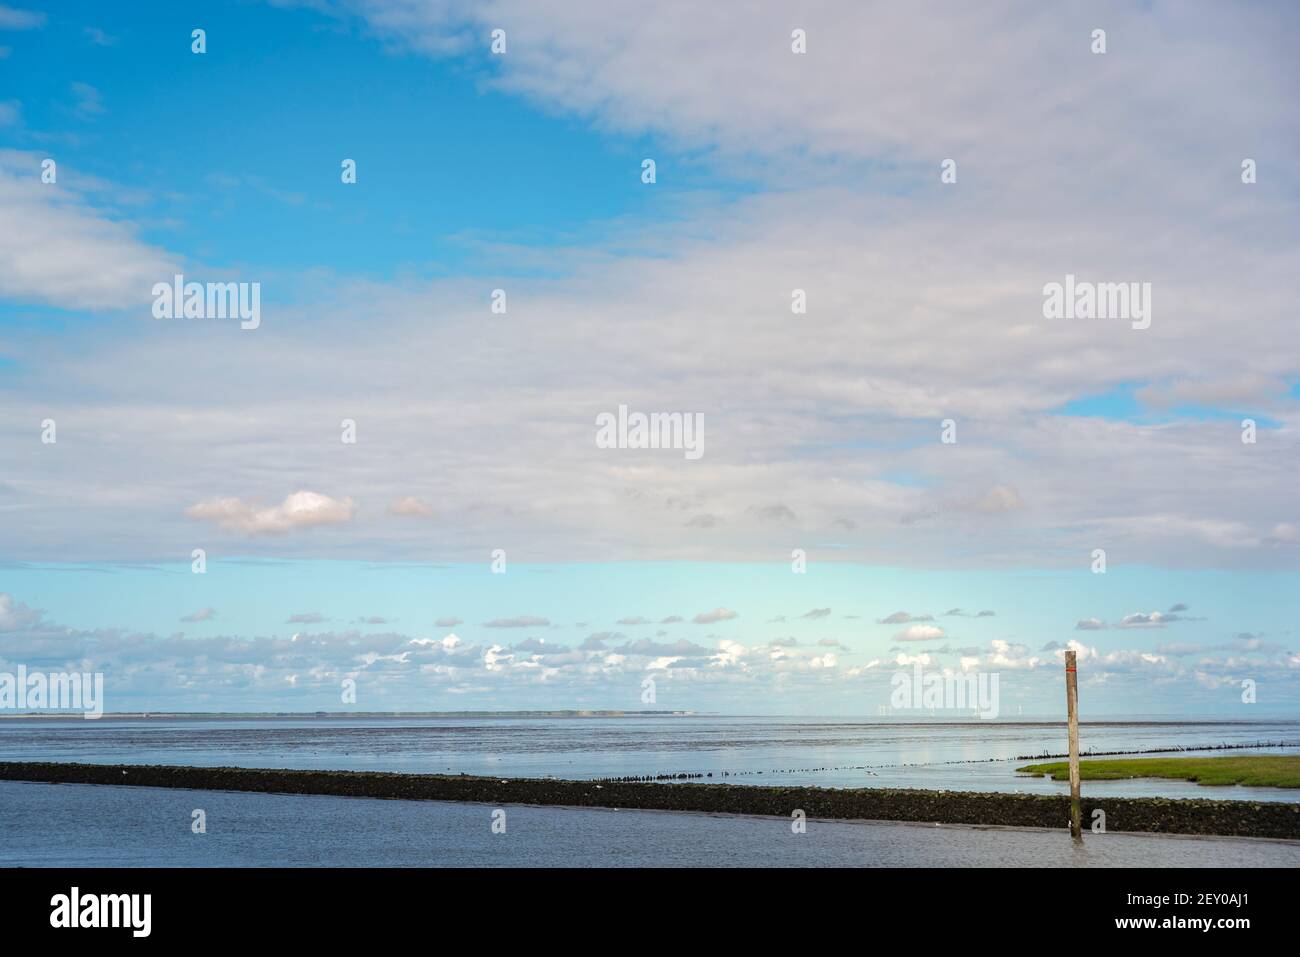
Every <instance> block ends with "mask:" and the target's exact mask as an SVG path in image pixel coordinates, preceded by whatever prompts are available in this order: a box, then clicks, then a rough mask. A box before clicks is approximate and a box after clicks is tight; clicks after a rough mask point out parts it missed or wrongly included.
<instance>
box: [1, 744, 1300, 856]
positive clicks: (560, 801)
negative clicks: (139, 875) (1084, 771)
mask: <svg viewBox="0 0 1300 957" xmlns="http://www.w3.org/2000/svg"><path fill="white" fill-rule="evenodd" d="M0 780H9V781H37V782H44V783H50V784H110V785H118V786H122V785H126V786H134V787H157V788H187V789H195V790H216V791H250V792H258V793H264V794H322V795H333V796H338V797H369V798H387V799H400V800H415V801H462V802H472V803H478V804H490V805H500V804H534V805H558V806H566V807H604V808H627V809H637V810H654V811H703V812H711V813H720V814H756V815H767V816H773V817H782V818H787V819H788V818H790V817H791V815H792V814H793V812H795V811H803V812H804V814H805V815H807V816H808V817H809V818H831V819H842V820H843V819H850V820H868V821H870V820H874V821H910V822H913V823H926V824H974V825H992V826H1002V827H1046V828H1059V829H1061V830H1064V829H1065V827H1066V822H1067V821H1068V819H1069V814H1070V802H1069V798H1067V797H1065V796H1057V795H1037V794H1001V793H996V792H988V793H981V792H970V791H925V790H902V789H892V788H817V787H765V786H750V785H737V784H656V783H647V782H628V783H612V782H611V783H599V782H596V781H566V780H552V779H546V778H500V777H485V776H471V775H442V774H396V773H390V772H380V771H299V770H283V769H255V768H204V767H179V766H171V765H123V764H70V763H49V762H0ZM1096 809H1100V810H1102V811H1104V812H1105V822H1106V830H1107V831H1125V832H1149V833H1155V834H1197V835H1207V836H1208V835H1216V836H1224V837H1263V838H1282V839H1288V840H1300V804H1292V803H1283V802H1273V801H1212V800H1200V799H1173V798H1103V799H1096V800H1093V799H1088V798H1086V797H1085V798H1084V800H1083V819H1084V821H1085V822H1088V823H1090V822H1092V820H1093V813H1092V812H1093V811H1094V810H1096ZM1085 830H1086V828H1085Z"/></svg>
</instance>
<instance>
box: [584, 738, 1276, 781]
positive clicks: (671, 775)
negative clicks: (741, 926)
mask: <svg viewBox="0 0 1300 957" xmlns="http://www.w3.org/2000/svg"><path fill="white" fill-rule="evenodd" d="M1246 748H1250V749H1252V750H1254V749H1259V750H1263V749H1264V748H1300V743H1296V742H1294V741H1255V742H1251V743H1246V744H1202V745H1187V746H1180V745H1172V746H1166V747H1163V748H1142V749H1139V750H1136V751H1094V750H1092V749H1091V748H1089V749H1087V750H1086V751H1080V752H1079V756H1080V757H1082V758H1101V757H1113V756H1115V755H1126V754H1179V753H1182V752H1184V751H1186V752H1189V753H1190V752H1195V751H1238V750H1242V749H1246ZM1069 756H1070V755H1069V754H1052V753H1050V752H1047V751H1044V752H1043V753H1042V754H1018V755H1016V756H1015V757H1014V758H959V759H956V760H953V761H913V762H910V763H907V764H836V765H828V766H826V767H818V768H763V769H753V768H751V769H749V770H745V771H717V772H714V771H676V772H674V771H669V772H667V773H664V774H632V775H623V776H621V777H610V778H596V780H597V781H598V782H600V783H601V784H604V783H606V782H613V783H617V784H623V783H626V782H628V781H697V780H701V779H704V778H711V777H714V775H715V774H716V775H717V777H720V778H740V777H746V776H750V775H758V774H819V773H823V772H826V771H865V772H866V773H868V774H872V773H874V772H876V771H884V770H894V769H897V768H929V767H938V766H940V765H950V764H995V763H997V762H999V761H1004V762H1005V761H1041V760H1043V759H1044V758H1068V757H1069Z"/></svg>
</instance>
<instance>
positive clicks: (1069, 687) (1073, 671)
mask: <svg viewBox="0 0 1300 957" xmlns="http://www.w3.org/2000/svg"><path fill="white" fill-rule="evenodd" d="M1076 659H1077V656H1076V655H1075V653H1074V652H1073V651H1067V652H1066V653H1065V700H1066V704H1067V705H1068V707H1069V719H1070V836H1071V837H1073V838H1074V839H1075V840H1083V821H1082V811H1081V810H1080V808H1079V674H1078V670H1077V669H1078V663H1077V660H1076Z"/></svg>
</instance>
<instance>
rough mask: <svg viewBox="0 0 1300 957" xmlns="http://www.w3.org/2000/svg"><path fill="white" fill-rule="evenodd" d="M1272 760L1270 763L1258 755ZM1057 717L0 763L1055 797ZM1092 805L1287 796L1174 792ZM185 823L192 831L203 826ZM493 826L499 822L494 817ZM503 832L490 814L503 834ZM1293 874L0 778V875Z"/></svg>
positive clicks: (1207, 740) (299, 736)
mask: <svg viewBox="0 0 1300 957" xmlns="http://www.w3.org/2000/svg"><path fill="white" fill-rule="evenodd" d="M1080 738H1081V747H1082V748H1083V750H1084V752H1085V753H1087V752H1090V751H1091V752H1094V753H1102V752H1153V754H1156V755H1159V754H1208V753H1214V751H1212V750H1211V749H1217V748H1221V747H1222V746H1224V745H1234V746H1244V747H1239V748H1234V750H1231V751H1223V752H1222V753H1225V754H1242V753H1251V752H1253V751H1263V752H1265V753H1270V754H1287V753H1291V754H1295V753H1300V722H1297V721H1287V720H1280V719H1279V720H1259V721H1221V720H1209V719H1206V720H1197V721H1185V720H1184V721H1172V720H1161V719H1157V718H1132V719H1122V720H1120V719H1117V720H1111V721H1104V722H1096V723H1086V724H1084V725H1083V726H1082V727H1081V731H1080ZM1279 744H1280V745H1282V746H1281V747H1265V745H1279ZM1064 748H1065V729H1064V727H1063V725H1061V724H1059V723H1056V722H1049V721H1029V720H1026V721H975V720H971V721H952V720H932V721H925V720H922V721H908V722H905V723H904V722H898V721H891V720H889V719H886V718H878V719H848V718H821V717H762V716H719V715H700V714H684V715H576V714H575V715H563V716H555V715H508V714H506V715H367V716H353V715H338V716H303V715H285V716H274V715H258V716H175V715H172V716H151V717H115V716H105V717H103V718H100V719H98V720H93V721H88V720H84V719H82V718H80V717H76V718H48V717H42V718H6V719H4V720H0V761H75V762H98V763H108V764H183V765H198V766H211V767H221V766H225V767H231V766H233V767H255V768H301V769H312V768H314V769H329V770H334V769H348V770H376V771H396V772H421V773H466V774H488V775H497V776H501V777H515V778H519V777H539V778H541V777H556V778H578V779H599V778H650V779H660V780H686V781H707V782H713V783H730V784H737V785H747V784H754V785H764V784H765V785H817V786H820V787H835V788H842V787H909V788H927V789H934V790H963V791H1003V792H1013V793H1015V792H1020V793H1037V794H1065V793H1068V786H1067V785H1066V784H1065V783H1064V782H1055V781H1051V780H1049V779H1046V778H1033V777H1028V776H1025V775H1022V774H1017V773H1016V768H1017V767H1019V766H1021V765H1023V764H1024V763H1027V762H1028V761H1029V760H1032V759H1036V758H1038V757H1040V756H1044V755H1058V754H1060V753H1061V752H1063V751H1064ZM1084 786H1085V793H1086V794H1089V795H1095V796H1164V797H1201V798H1206V797H1212V798H1218V799H1237V800H1263V801H1295V800H1297V798H1298V797H1300V796H1298V795H1296V793H1295V792H1294V791H1289V790H1286V789H1278V788H1259V787H1250V788H1248V787H1240V786H1233V787H1216V788H1208V787H1202V786H1200V785H1197V784H1194V783H1192V782H1185V781H1165V780H1136V781H1108V782H1085V785H1084ZM196 811H202V812H203V813H202V820H203V829H202V830H201V831H196V829H195V821H196V820H198V815H196V814H195V812H196ZM498 812H504V815H503V817H502V816H501V815H499V814H498ZM499 818H500V819H499ZM81 865H85V866H142V865H149V866H271V865H301V866H313V865H333V866H436V867H466V866H540V867H589V866H642V867H679V866H719V865H722V866H789V867H799V866H912V867H925V866H974V865H978V866H1078V867H1089V866H1108V867H1115V866H1121V867H1122V866H1139V865H1140V866H1161V865H1171V866H1172V865H1180V866H1205V867H1234V866H1254V867H1258V866H1274V865H1281V866H1300V842H1289V841H1266V840H1255V839H1229V838H1199V837H1181V836H1179V837H1176V836H1155V835H1133V834H1119V833H1109V834H1092V833H1089V834H1088V835H1087V836H1086V838H1085V840H1084V842H1083V845H1082V846H1079V845H1075V844H1074V843H1073V842H1071V841H1070V840H1069V837H1068V833H1067V832H1066V831H1065V829H1064V828H1062V829H1061V830H1059V831H1058V830H1052V829H1011V828H998V827H967V826H953V825H944V826H942V827H936V826H933V825H916V824H902V823H886V822H851V821H815V820H814V821H809V822H808V824H807V828H806V831H804V832H803V833H796V832H795V830H794V829H792V826H791V822H790V821H786V820H784V819H776V818H762V817H747V816H742V815H716V814H700V813H681V812H661V811H633V810H601V809H592V808H561V807H532V806H511V807H509V808H505V809H499V808H491V807H487V806H482V805H474V804H457V803H449V802H438V801H427V802H425V801H385V800H375V799H367V798H340V797H332V796H304V795H268V794H251V793H238V792H211V791H178V790H169V789H154V788H127V787H108V786H96V785H68V784H61V785H51V784H35V783H23V782H7V781H6V782H0V866H10V867H13V866H81Z"/></svg>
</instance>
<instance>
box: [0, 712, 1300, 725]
mask: <svg viewBox="0 0 1300 957" xmlns="http://www.w3.org/2000/svg"><path fill="white" fill-rule="evenodd" d="M377 718H426V719H427V718H746V719H754V720H766V721H826V722H834V723H845V724H850V723H861V724H870V725H873V726H880V727H888V726H890V725H898V726H905V725H922V726H925V727H938V728H942V727H963V728H968V727H972V726H976V725H987V726H989V727H999V728H1014V727H1027V728H1032V727H1065V718H1064V717H1060V718H1056V717H1050V716H1032V715H1026V716H1023V717H1021V716H1017V717H1016V718H1014V719H1011V718H1007V719H977V718H953V717H945V718H938V717H935V718H929V717H923V716H915V717H907V718H904V717H900V716H897V715H889V716H881V715H788V714H787V715H781V714H726V713H723V712H718V711H692V710H681V711H621V710H601V709H592V710H585V709H569V710H558V711H116V712H112V711H106V712H104V713H103V715H101V716H100V717H98V718H95V719H92V720H91V721H89V723H90V724H93V723H94V722H95V721H202V720H217V719H219V720H226V721H251V720H258V721H301V720H307V719H315V720H321V721H344V720H357V719H377ZM73 719H75V720H77V721H83V720H87V719H86V718H85V716H84V714H83V713H82V712H80V711H64V712H55V711H28V712H22V713H15V712H4V711H0V723H3V722H5V721H69V720H73ZM1079 724H1080V725H1081V726H1084V727H1127V726H1131V725H1143V726H1151V727H1184V726H1186V725H1199V726H1202V727H1215V726H1222V727H1240V726H1248V725H1258V724H1296V725H1300V716H1294V715H1293V716H1285V715H1262V716H1260V717H1255V718H1215V717H1210V718H1198V717H1170V716H1168V715H1159V716H1152V717H1149V718H1148V717H1143V716H1141V715H1126V716H1118V717H1101V718H1096V719H1093V720H1086V719H1085V720H1081V721H1080V722H1079Z"/></svg>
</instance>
